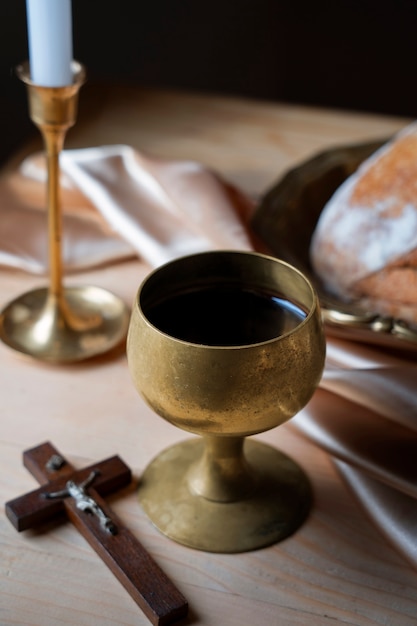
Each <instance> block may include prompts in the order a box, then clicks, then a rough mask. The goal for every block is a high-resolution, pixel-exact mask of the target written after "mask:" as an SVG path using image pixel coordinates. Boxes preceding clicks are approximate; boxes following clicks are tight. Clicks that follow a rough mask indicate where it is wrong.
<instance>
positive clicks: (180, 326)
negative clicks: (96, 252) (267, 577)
mask: <svg viewBox="0 0 417 626" xmlns="http://www.w3.org/2000/svg"><path fill="white" fill-rule="evenodd" d="M127 356H128V364H129V369H130V371H131V375H132V379H133V382H134V384H135V386H136V388H137V390H138V391H139V392H140V394H141V395H142V396H143V398H144V399H145V400H146V402H147V403H148V404H149V405H150V406H151V407H152V408H153V409H154V410H155V411H156V413H158V414H159V415H160V416H161V417H163V418H164V419H166V420H168V421H169V422H171V423H172V424H173V425H174V426H177V427H178V428H182V429H184V430H186V431H189V432H192V433H194V434H197V435H200V436H201V437H200V438H199V437H196V438H191V439H189V440H186V441H184V442H181V443H179V444H176V445H175V446H173V447H171V448H169V449H167V450H165V451H163V452H162V453H161V454H160V455H159V456H157V457H156V459H154V461H152V462H151V463H150V465H149V466H148V467H147V468H146V470H145V472H144V474H143V476H142V480H141V483H140V485H139V499H140V501H141V503H142V506H143V508H144V509H145V511H146V513H147V514H148V515H149V517H150V518H151V520H152V521H153V522H154V524H155V525H156V526H157V528H159V530H161V531H162V532H163V533H165V534H166V535H168V536H169V537H171V538H172V539H174V540H176V541H178V542H179V543H183V544H185V545H187V546H190V547H193V548H198V549H200V550H206V551H210V552H242V551H246V550H253V549H255V548H261V547H263V546H266V545H269V544H271V543H274V542H276V541H279V540H281V539H283V538H284V537H286V536H288V535H289V534H291V533H292V532H294V531H295V529H296V528H297V527H298V526H299V525H300V524H301V523H302V521H303V520H304V518H305V516H306V515H307V513H308V511H309V506H310V487H309V481H308V479H307V478H306V476H305V475H304V472H303V471H302V469H301V468H300V467H299V466H298V465H297V464H296V463H295V462H294V461H292V460H291V459H290V458H288V457H287V456H286V455H285V454H283V453H282V452H280V451H278V450H276V449H275V448H273V447H271V446H268V445H266V444H264V443H261V442H259V441H255V440H253V439H251V438H249V437H248V436H249V435H253V434H255V433H260V432H263V431H266V430H269V429H271V428H274V427H275V426H279V425H280V424H282V423H284V422H285V421H287V420H288V419H290V418H291V417H292V416H293V415H295V414H296V413H297V412H298V411H299V410H300V409H301V408H302V407H303V406H304V405H305V404H306V403H307V401H308V400H309V399H310V397H311V395H312V394H313V392H314V390H315V388H316V386H317V384H318V383H319V380H320V377H321V373H322V370H323V366H324V356H325V339H324V333H323V329H322V325H321V315H320V308H319V304H318V300H317V296H316V294H315V292H314V290H313V288H312V286H311V285H310V283H309V281H308V280H307V279H306V278H305V277H304V276H303V275H302V274H301V273H300V272H299V271H298V270H296V269H294V268H293V267H291V266H290V265H288V264H287V263H284V262H282V261H279V260H277V259H273V258H271V257H267V256H263V255H259V254H255V253H240V252H217V251H216V252H208V253H202V254H199V255H193V256H190V257H184V258H182V259H178V260H176V261H172V262H171V263H168V264H167V265H165V266H163V267H161V268H159V269H157V270H155V271H154V272H153V273H151V274H150V276H149V277H148V278H147V279H145V281H144V283H142V286H141V287H140V289H139V292H138V296H137V298H136V301H135V303H134V307H133V311H132V318H131V323H130V327H129V333H128V340H127Z"/></svg>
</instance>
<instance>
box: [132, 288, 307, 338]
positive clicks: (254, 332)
mask: <svg viewBox="0 0 417 626" xmlns="http://www.w3.org/2000/svg"><path fill="white" fill-rule="evenodd" d="M144 313H145V315H146V317H147V318H148V320H149V321H150V322H151V324H153V325H154V326H156V328H158V329H159V330H161V331H162V332H164V333H166V334H168V335H171V336H172V337H175V338H176V339H181V340H183V341H189V342H191V343H196V344H203V345H209V346H241V345H249V344H254V343H259V342H262V341H268V340H270V339H274V338H276V337H279V336H280V335H282V334H284V333H286V332H288V331H290V330H292V329H294V328H295V327H296V326H298V325H299V324H300V323H301V322H302V321H303V319H305V317H306V312H305V311H303V310H302V309H301V308H300V307H299V306H298V305H296V304H294V303H292V302H290V301H289V300H287V299H285V298H283V297H280V296H279V295H271V294H268V293H264V292H262V291H256V290H254V289H246V288H243V287H241V286H215V287H203V288H199V289H194V290H189V291H183V292H180V293H176V294H174V295H169V297H167V298H165V299H163V300H161V301H159V302H158V303H155V304H153V305H152V306H147V307H145V308H144Z"/></svg>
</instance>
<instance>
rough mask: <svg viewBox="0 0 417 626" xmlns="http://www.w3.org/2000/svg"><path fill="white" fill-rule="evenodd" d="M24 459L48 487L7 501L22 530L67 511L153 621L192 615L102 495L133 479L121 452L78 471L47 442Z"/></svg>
mask: <svg viewBox="0 0 417 626" xmlns="http://www.w3.org/2000/svg"><path fill="white" fill-rule="evenodd" d="M23 463H24V465H25V467H26V468H27V469H28V470H29V471H30V472H31V474H32V475H33V476H35V478H36V479H37V480H38V482H39V483H40V484H41V485H42V486H41V487H40V488H39V489H36V490H35V491H32V492H30V493H27V494H25V495H23V496H21V497H19V498H16V499H15V500H10V501H9V502H7V503H6V515H7V517H8V518H9V520H10V521H11V523H12V524H13V526H14V527H15V528H16V529H17V530H18V531H22V530H26V529H28V528H31V527H33V526H36V525H38V524H41V523H42V522H46V521H48V520H50V519H51V518H53V517H55V516H57V515H59V514H60V513H66V514H67V516H68V517H69V519H70V520H71V521H72V523H73V524H74V525H75V526H76V528H77V529H78V530H79V532H80V533H81V534H82V535H83V536H84V537H85V539H86V540H87V541H88V542H89V544H90V545H91V546H92V547H93V548H94V550H95V551H96V552H97V553H98V555H99V556H100V557H101V558H102V560H103V561H104V562H105V563H106V565H107V566H108V567H109V568H110V569H111V571H112V572H113V574H114V575H115V576H116V577H117V578H118V580H119V581H120V582H121V583H122V585H123V586H124V587H125V588H126V589H127V591H128V592H129V593H130V595H131V596H132V598H133V599H134V600H135V602H136V603H137V604H138V605H139V606H140V608H141V609H142V611H143V612H144V613H145V615H146V616H147V617H148V619H149V620H150V621H151V622H152V624H155V625H157V626H164V624H170V623H172V622H173V621H176V620H178V619H180V618H183V617H185V616H186V615H187V613H188V604H187V601H186V599H185V598H184V596H183V595H182V594H181V593H180V592H179V590H178V589H177V588H176V587H175V586H174V584H173V583H172V582H171V580H170V579H169V578H168V577H167V576H166V574H165V573H164V572H163V571H162V570H161V568H160V567H159V566H158V565H157V563H156V562H155V561H154V560H153V559H152V557H151V556H150V555H149V554H148V553H147V552H146V550H145V548H144V547H143V546H142V545H141V544H140V543H139V541H138V540H137V539H136V538H135V537H134V536H133V534H132V533H131V532H130V531H129V530H128V529H127V528H126V527H125V526H123V524H122V523H121V521H120V520H119V519H118V518H117V517H116V515H115V513H114V512H113V511H112V510H111V509H110V507H109V506H107V504H106V502H105V501H104V499H103V497H102V496H104V495H106V494H109V493H112V492H114V491H116V490H117V489H120V488H122V487H124V486H126V485H128V484H129V483H130V482H131V480H132V475H131V471H130V469H129V468H128V467H127V465H125V463H124V462H123V461H122V460H121V459H120V458H119V457H118V456H114V457H111V458H109V459H106V460H104V461H101V462H99V463H95V464H93V465H91V466H89V467H86V468H84V469H82V470H75V469H74V467H73V466H72V465H71V464H70V463H68V461H66V460H65V459H64V457H63V456H62V455H61V454H60V453H59V452H58V451H57V450H56V449H55V448H54V447H53V446H52V444H50V443H49V442H47V443H44V444H42V445H40V446H37V447H36V448H32V449H30V450H26V451H25V452H24V453H23Z"/></svg>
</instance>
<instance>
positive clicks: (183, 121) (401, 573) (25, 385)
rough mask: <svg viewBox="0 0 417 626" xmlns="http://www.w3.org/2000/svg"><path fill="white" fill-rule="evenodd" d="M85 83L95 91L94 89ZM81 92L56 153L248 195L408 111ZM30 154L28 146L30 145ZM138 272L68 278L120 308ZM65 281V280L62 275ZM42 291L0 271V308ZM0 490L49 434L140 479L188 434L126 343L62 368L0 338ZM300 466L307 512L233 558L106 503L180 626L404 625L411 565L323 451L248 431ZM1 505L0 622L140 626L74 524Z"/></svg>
mask: <svg viewBox="0 0 417 626" xmlns="http://www.w3.org/2000/svg"><path fill="white" fill-rule="evenodd" d="M90 92H91V93H90ZM93 92H94V90H90V91H89V89H88V87H87V88H85V98H84V99H83V92H81V108H80V117H79V123H78V124H77V126H76V127H75V128H74V129H73V131H71V132H70V134H69V136H68V141H67V144H66V145H67V147H79V146H92V145H99V144H104V143H128V144H130V145H133V146H135V147H136V148H137V149H139V150H143V151H145V152H148V153H150V154H153V155H157V156H163V157H169V158H178V159H183V158H185V159H196V160H199V161H201V162H203V163H205V164H206V165H208V166H210V167H213V168H215V169H216V170H217V171H219V172H221V173H222V174H223V175H224V177H225V178H227V179H228V180H230V181H232V182H234V183H235V184H237V185H239V186H240V187H241V188H242V189H243V190H244V191H246V192H248V193H250V194H252V195H253V196H259V195H260V194H262V193H263V192H264V191H266V189H268V188H269V187H270V186H271V185H272V184H273V183H274V182H275V181H276V179H277V178H278V176H280V175H281V174H282V173H283V172H284V171H285V170H286V169H287V168H288V167H291V166H293V165H295V164H297V163H298V162H300V161H301V160H302V159H304V158H307V157H309V156H311V155H313V154H314V153H316V152H317V151H319V150H322V149H324V148H328V147H330V146H334V145H339V144H346V143H350V142H356V141H362V140H368V139H379V138H381V137H386V136H388V135H390V134H391V133H393V132H394V131H396V130H397V129H399V128H401V127H402V126H404V124H405V123H406V122H407V120H403V119H392V118H386V117H381V116H377V115H361V114H357V113H349V112H342V111H324V110H314V109H309V108H304V107H301V106H300V107H297V106H287V105H282V104H271V103H259V102H252V101H244V100H239V99H223V98H219V97H206V96H204V95H190V94H188V95H187V94H177V93H163V92H160V93H158V92H141V91H137V90H135V89H133V88H123V89H119V90H105V89H103V90H98V94H97V91H96V97H95V98H92V97H91V96H92V95H93ZM31 149H32V147H31ZM147 271H148V268H147V267H146V266H145V265H144V264H142V263H141V262H140V261H131V262H127V263H123V264H121V265H116V266H112V267H106V268H104V269H100V270H97V271H92V272H86V273H83V274H82V275H80V276H77V279H76V280H77V282H82V283H92V284H96V285H98V286H102V287H106V288H109V289H111V290H113V291H115V292H117V293H118V294H119V295H121V296H122V297H123V298H125V300H126V301H127V302H128V303H131V301H132V299H133V297H134V294H135V291H136V289H137V287H138V285H139V283H140V281H141V279H142V278H143V277H144V276H145V274H146V272H147ZM71 280H73V279H71ZM38 284H39V278H35V277H32V276H29V275H26V274H24V273H21V272H17V271H16V272H11V271H7V270H3V271H1V273H0V303H1V305H3V304H5V303H6V302H8V301H9V300H11V299H12V298H14V297H15V296H17V295H19V294H20V293H22V292H24V291H26V290H27V289H29V288H31V287H32V286H34V285H38ZM0 391H1V414H0V420H1V435H0V493H1V499H2V501H3V503H4V502H6V501H7V500H9V499H12V498H15V497H16V496H18V495H20V494H22V493H24V492H26V491H29V490H31V489H34V488H35V487H36V486H37V483H36V482H35V480H34V479H33V478H32V477H31V476H30V474H29V473H28V472H27V470H26V469H25V468H24V467H23V465H22V451H23V450H25V449H26V448H30V447H32V446H34V445H37V444H39V443H42V442H43V441H45V440H50V441H52V442H53V443H54V444H55V445H56V446H57V447H58V448H59V449H60V450H61V451H62V452H63V453H64V454H65V455H66V456H67V457H68V458H69V459H70V460H71V461H72V462H73V463H74V464H75V465H77V466H81V465H84V464H87V463H92V462H94V461H96V460H100V459H103V458H106V457H109V456H111V455H113V454H116V453H117V454H119V455H120V456H121V457H122V458H123V459H124V460H125V461H126V462H127V463H128V464H129V465H130V466H131V467H132V469H133V471H134V474H135V476H137V477H139V476H140V474H141V472H142V471H143V469H144V468H145V466H146V465H147V463H148V462H149V461H150V460H151V458H152V457H154V456H155V455H156V454H157V453H158V452H159V451H161V450H162V449H163V448H165V447H166V446H168V445H170V444H172V443H174V442H176V441H179V440H180V439H184V437H186V434H185V433H183V432H181V431H179V430H178V429H175V428H174V427H172V426H170V425H169V424H167V423H165V422H163V421H162V420H161V419H160V418H158V417H156V416H155V415H154V414H153V413H152V412H151V410H150V409H149V408H147V407H146V406H145V404H144V403H143V401H142V400H141V398H140V397H139V396H138V395H137V393H136V391H135V390H134V389H133V385H132V383H131V380H130V376H129V372H128V369H127V364H126V359H125V355H124V352H123V351H122V352H121V354H120V356H119V357H118V358H116V359H113V360H107V359H106V358H103V359H102V360H101V361H99V362H98V363H97V362H96V363H95V364H94V365H93V364H84V365H78V366H74V367H52V366H47V365H40V364H38V363H35V362H33V361H30V360H28V359H25V358H23V357H20V356H19V355H17V354H15V353H13V352H11V351H10V350H9V349H8V348H6V347H5V346H3V345H0ZM260 438H261V439H263V440H265V441H268V442H270V443H271V444H273V445H276V446H277V447H279V448H281V449H282V450H284V451H285V452H287V453H288V454H290V455H291V456H292V457H293V458H294V459H296V460H297V461H298V462H299V463H300V464H301V465H302V466H303V467H304V469H305V470H306V472H307V473H308V475H309V477H310V479H311V481H312V484H313V488H314V496H315V501H314V507H313V509H312V511H311V514H310V516H309V518H308V520H307V522H306V523H305V524H304V525H303V526H302V528H301V529H300V530H299V531H298V532H297V533H296V534H295V535H294V536H292V537H291V538H289V539H287V540H285V541H283V542H282V543H281V544H278V545H275V546H273V547H270V548H267V549H264V550H259V551H256V552H252V553H247V554H241V555H218V554H206V553H201V552H198V551H194V550H191V549H188V548H185V547H182V546H180V545H177V544H175V543H173V542H172V541H170V540H169V539H167V538H165V537H164V536H161V535H160V534H159V533H158V531H156V530H155V529H154V528H153V527H152V525H151V523H150V522H149V520H148V519H147V517H146V516H145V515H144V513H143V512H142V510H141V508H140V506H139V504H138V502H137V498H136V492H135V491H136V489H135V486H132V487H131V488H129V489H127V490H124V491H123V493H122V494H120V495H115V496H113V497H112V498H111V499H110V502H111V505H112V507H113V508H114V509H115V511H116V512H117V513H118V515H119V516H120V517H121V518H122V519H123V521H124V522H125V523H126V524H127V525H128V526H129V527H130V529H131V530H132V531H133V533H134V534H135V535H137V537H138V538H140V540H141V541H142V543H143V544H144V545H145V546H146V548H147V549H148V550H149V552H150V553H151V554H152V555H153V557H154V558H155V560H156V561H157V562H158V563H159V564H160V565H161V566H162V567H163V569H164V570H165V571H166V573H167V574H168V575H169V576H170V577H172V579H173V580H174V581H175V582H176V584H177V586H178V587H179V588H180V590H181V591H182V592H183V594H184V595H185V596H186V597H187V599H188V601H189V603H190V617H189V619H188V621H187V622H186V623H188V624H201V625H204V626H234V625H236V626H242V625H249V624H256V625H257V626H271V625H277V626H278V625H280V626H281V625H289V624H303V625H304V624H305V625H307V624H308V625H309V626H310V625H315V624H317V625H322V624H336V623H337V624H339V623H344V624H355V625H364V626H365V625H369V624H390V625H402V626H403V625H408V624H410V625H411V624H415V623H416V619H417V617H416V616H417V577H416V572H415V571H414V570H413V569H412V568H411V567H410V566H409V565H408V563H407V562H405V561H404V559H403V558H402V557H401V556H400V555H398V554H397V552H396V551H395V550H394V549H393V548H392V547H391V545H390V544H389V543H388V542H387V540H386V539H385V538H384V537H382V536H381V535H380V534H379V533H378V532H377V531H376V530H375V529H374V527H373V526H372V525H371V523H370V522H369V521H368V519H367V518H366V517H365V515H364V513H363V512H362V510H361V509H360V508H359V507H358V505H357V504H356V502H355V500H354V499H353V497H352V495H351V494H350V493H349V491H348V490H347V489H346V487H345V486H344V484H343V483H342V482H341V480H340V478H339V476H338V474H337V473H336V471H335V469H334V467H333V465H332V462H331V460H330V459H329V458H328V456H327V455H326V454H325V453H323V452H322V451H321V450H320V449H318V448H317V447H315V446H313V445H311V444H310V443H309V442H308V441H306V440H305V439H304V438H303V437H302V436H301V435H299V434H298V433H297V432H296V431H295V429H294V427H292V426H291V423H289V424H286V425H285V426H282V427H280V428H279V429H275V430H273V431H270V432H268V433H266V434H264V435H262V436H261V437H260ZM3 508H4V507H2V508H1V513H0V541H1V558H0V594H1V596H0V623H1V624H14V625H15V624H25V625H26V624H27V625H32V624H33V625H35V624H36V625H38V626H58V625H60V624H65V625H69V624H71V625H74V626H75V625H76V626H87V625H88V626H91V625H93V624H94V625H97V624H100V626H110V625H111V626H114V625H120V624H123V625H135V626H137V625H139V624H147V623H148V621H147V620H146V618H145V617H144V616H143V614H142V613H141V612H140V610H139V609H138V607H137V606H136V604H135V603H134V602H133V600H132V599H131V598H130V596H129V595H128V594H127V592H126V591H125V590H124V589H123V588H122V587H121V585H120V584H119V583H118V582H117V581H116V580H115V579H114V578H113V576H112V574H111V573H110V571H109V570H108V569H107V568H106V567H105V566H104V565H103V563H102V562H101V561H100V559H99V558H98V557H97V555H96V554H95V553H94V552H93V551H92V550H91V549H90V547H89V546H88V545H87V544H86V543H85V541H84V540H83V538H82V537H81V536H80V535H79V534H78V532H77V531H76V530H75V529H74V527H72V525H71V524H70V523H64V524H61V525H55V524H51V525H48V527H46V528H42V529H41V530H39V531H27V532H25V533H23V534H18V533H17V532H16V531H15V530H14V528H13V527H12V526H11V524H10V523H9V521H8V520H7V519H6V517H5V515H4V510H3Z"/></svg>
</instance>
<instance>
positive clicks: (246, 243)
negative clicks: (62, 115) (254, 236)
mask: <svg viewBox="0 0 417 626" xmlns="http://www.w3.org/2000/svg"><path fill="white" fill-rule="evenodd" d="M60 167H61V172H62V173H63V177H62V194H61V195H62V206H63V246H62V247H63V250H62V252H63V262H64V265H65V267H66V269H67V270H69V271H70V270H80V269H85V268H87V267H91V266H94V265H97V264H100V263H104V262H111V261H117V260H120V259H123V258H126V257H128V256H131V255H132V254H137V255H139V256H140V257H141V258H142V259H143V260H145V261H147V262H148V263H149V264H150V265H152V266H157V265H159V264H161V263H164V262H166V261H169V260H170V259H173V258H175V257H177V256H179V255H185V254H191V253H193V252H199V251H203V250H209V249H212V248H241V249H250V248H251V246H252V244H251V241H250V237H249V236H248V233H247V229H246V228H245V226H244V224H243V221H242V220H244V219H245V215H247V213H248V211H249V210H250V208H251V205H252V203H251V202H250V201H249V200H248V199H247V198H246V197H244V196H243V195H242V194H240V193H239V192H238V190H236V189H234V188H232V187H231V186H229V185H226V184H225V183H224V182H223V181H221V180H220V178H219V177H218V176H216V175H215V174H214V173H213V172H211V171H209V170H208V169H207V168H204V167H203V166H202V165H200V164H199V163H195V162H191V161H188V162H185V161H165V160H162V159H154V158H151V157H148V156H145V155H143V154H139V153H138V152H137V151H135V150H133V149H132V148H131V147H129V146H125V145H113V146H102V147H99V148H88V149H82V150H68V151H63V153H62V154H61V157H60ZM45 182H46V170H45V165H44V159H43V157H42V155H36V156H35V157H29V158H28V159H26V160H25V161H23V163H22V165H21V168H20V172H18V173H16V174H15V175H13V176H11V177H7V178H6V179H5V180H2V181H0V197H1V198H2V207H1V211H0V264H2V265H6V266H13V267H18V268H21V269H24V270H27V271H30V272H36V273H41V272H45V271H46V270H47V266H48V259H47V231H46V223H45V219H46V218H45V211H44V208H45V204H46V198H45V194H44V189H45ZM236 210H238V213H237V212H236Z"/></svg>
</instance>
